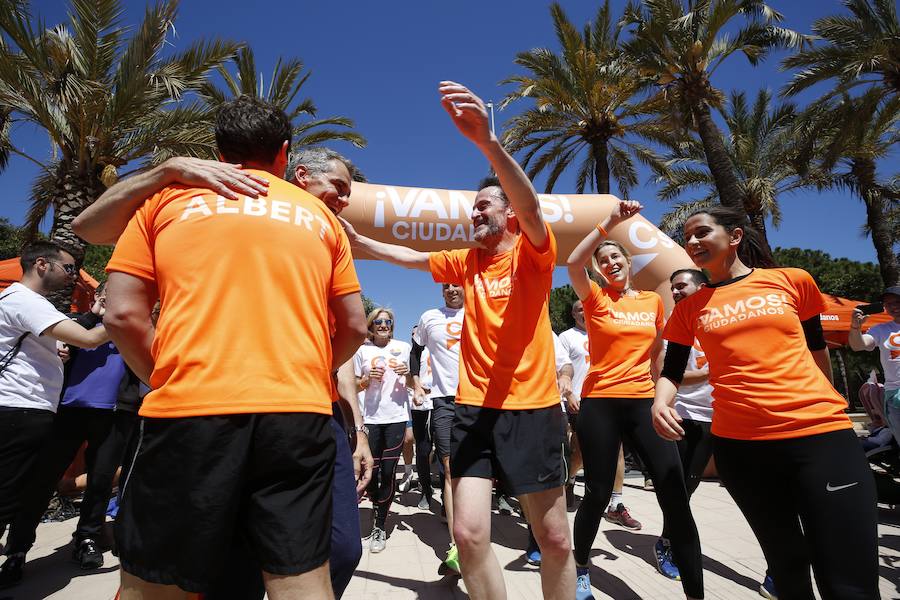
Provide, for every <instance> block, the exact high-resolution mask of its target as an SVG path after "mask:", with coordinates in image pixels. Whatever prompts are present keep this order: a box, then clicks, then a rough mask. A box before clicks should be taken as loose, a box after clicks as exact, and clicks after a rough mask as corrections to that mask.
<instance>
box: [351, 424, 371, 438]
mask: <svg viewBox="0 0 900 600" xmlns="http://www.w3.org/2000/svg"><path fill="white" fill-rule="evenodd" d="M353 431H356V432H360V431H361V432H362V433H364V434H366V437H369V428H368V427H366V426H365V425H360V426H359V427H354V428H353Z"/></svg>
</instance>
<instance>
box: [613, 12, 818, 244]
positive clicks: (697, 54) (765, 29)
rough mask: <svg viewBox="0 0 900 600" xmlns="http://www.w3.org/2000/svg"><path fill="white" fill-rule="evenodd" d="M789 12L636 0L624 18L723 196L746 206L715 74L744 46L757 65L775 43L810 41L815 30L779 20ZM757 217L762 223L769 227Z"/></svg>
mask: <svg viewBox="0 0 900 600" xmlns="http://www.w3.org/2000/svg"><path fill="white" fill-rule="evenodd" d="M738 17H743V18H745V19H747V21H748V22H747V23H746V24H745V25H744V26H743V27H742V28H741V29H740V30H739V31H738V32H737V33H736V34H734V35H731V34H728V33H726V32H725V31H724V30H725V28H727V27H728V26H729V25H731V24H732V23H733V22H734V21H735V20H736V19H737V18H738ZM782 18H783V17H782V15H781V14H779V13H778V12H776V11H775V10H774V9H772V8H771V7H769V6H768V5H767V4H765V3H764V2H762V1H760V0H689V1H688V3H687V7H685V4H684V2H682V1H681V0H644V2H643V3H642V4H638V3H636V2H633V1H632V2H629V4H628V5H627V6H626V8H625V12H624V15H623V18H622V21H621V23H620V27H623V28H624V27H631V28H632V31H633V37H632V38H631V39H630V40H629V41H627V42H625V44H624V48H625V51H626V53H627V54H628V55H629V56H631V57H632V60H634V61H635V63H636V65H637V66H638V68H639V69H640V71H641V73H642V74H644V75H646V76H648V77H652V78H654V79H655V82H656V85H658V86H659V87H660V88H661V89H660V91H659V92H658V94H659V97H661V98H663V99H665V101H666V102H667V110H668V111H669V114H670V115H671V117H672V118H673V120H674V121H675V122H676V123H678V124H680V125H681V126H682V127H684V128H686V129H690V130H696V131H697V133H698V134H699V136H700V140H701V143H702V146H703V153H704V155H705V157H706V162H707V164H708V165H709V171H710V173H711V175H712V178H713V181H714V182H715V186H716V190H717V192H718V197H719V200H720V202H721V203H722V204H724V205H726V206H731V207H734V208H737V209H738V210H741V211H744V212H746V213H749V212H750V211H749V210H748V208H747V207H745V206H744V205H743V203H742V198H743V197H744V196H743V194H742V192H741V186H740V179H739V178H738V176H737V173H736V172H735V166H734V165H733V164H732V162H731V160H730V158H729V155H728V150H727V148H726V147H725V143H724V141H723V138H722V133H721V131H719V128H718V126H717V125H716V123H715V122H714V121H713V117H712V110H713V109H721V108H722V106H723V104H724V100H725V96H724V94H723V93H722V92H721V91H720V90H719V89H717V88H716V87H715V86H713V84H712V81H711V78H712V76H713V74H714V73H715V72H716V70H717V69H718V68H719V67H720V66H721V65H722V64H723V63H724V62H725V60H726V59H727V58H728V57H730V56H731V55H732V54H735V53H737V52H741V53H743V54H744V56H746V58H747V60H748V61H749V62H750V64H752V65H755V64H757V63H758V62H759V61H760V60H762V59H763V58H765V56H766V54H767V53H768V52H769V51H770V50H771V49H773V48H778V47H785V48H799V47H801V46H803V45H804V44H805V43H806V42H807V41H808V38H807V37H805V36H803V35H801V34H799V33H797V32H795V31H792V30H790V29H785V28H782V27H778V26H776V25H775V23H777V22H779V21H781V20H782ZM755 217H756V218H755V219H754V221H753V223H754V225H756V226H757V227H760V228H761V229H764V228H765V223H764V222H761V221H760V218H761V217H760V216H759V214H757V215H756V216H755Z"/></svg>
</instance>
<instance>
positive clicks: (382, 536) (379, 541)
mask: <svg viewBox="0 0 900 600" xmlns="http://www.w3.org/2000/svg"><path fill="white" fill-rule="evenodd" d="M385 546H387V534H386V533H385V532H384V529H381V528H379V527H376V528H374V529H373V530H372V541H371V542H370V543H369V551H370V552H371V553H373V554H378V553H379V552H381V551H382V550H384V548H385Z"/></svg>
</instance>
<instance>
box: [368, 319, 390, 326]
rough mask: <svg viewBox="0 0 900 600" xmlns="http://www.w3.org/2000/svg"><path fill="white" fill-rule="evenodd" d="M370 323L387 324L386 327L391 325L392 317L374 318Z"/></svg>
mask: <svg viewBox="0 0 900 600" xmlns="http://www.w3.org/2000/svg"><path fill="white" fill-rule="evenodd" d="M372 324H373V325H387V326H388V327H393V326H394V321H393V319H375V320H374V321H372Z"/></svg>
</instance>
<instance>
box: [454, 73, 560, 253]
mask: <svg viewBox="0 0 900 600" xmlns="http://www.w3.org/2000/svg"><path fill="white" fill-rule="evenodd" d="M438 90H439V91H440V93H441V105H442V106H443V107H444V110H446V111H447V114H449V115H450V118H451V119H452V120H453V124H454V125H456V128H457V129H459V132H460V133H462V134H463V135H464V136H465V137H466V138H467V139H469V140H470V141H471V142H472V143H473V144H475V145H476V146H477V147H478V149H479V150H481V153H482V154H484V156H485V157H486V158H487V159H488V161H490V163H491V167H493V169H494V172H495V173H496V174H497V178H498V179H499V180H500V185H501V187H502V188H503V192H504V193H505V194H506V197H507V198H508V199H509V204H510V206H511V207H512V209H513V212H515V214H516V218H517V219H518V222H519V227H521V228H522V233H524V234H525V235H526V236H527V237H528V240H529V241H530V242H531V243H532V245H534V246H536V247H538V248H542V247H543V246H544V244H545V243H546V241H547V228H546V226H545V225H544V217H543V215H542V214H541V206H540V204H539V202H538V197H537V192H535V191H534V186H532V185H531V181H530V180H529V179H528V176H527V175H526V174H525V171H523V170H522V167H520V166H519V163H517V162H516V160H515V159H514V158H513V157H512V156H510V155H509V153H508V152H507V151H506V150H505V149H504V148H503V146H502V145H501V144H500V141H499V140H498V139H497V136H495V135H494V133H493V132H492V131H491V128H490V124H489V121H488V113H487V109H486V108H485V106H484V102H483V101H482V100H481V98H479V97H478V96H476V95H475V94H474V93H472V91H471V90H469V89H468V88H467V87H466V86H464V85H462V84H459V83H456V82H454V81H442V82H441V83H440V85H439V88H438Z"/></svg>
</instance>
